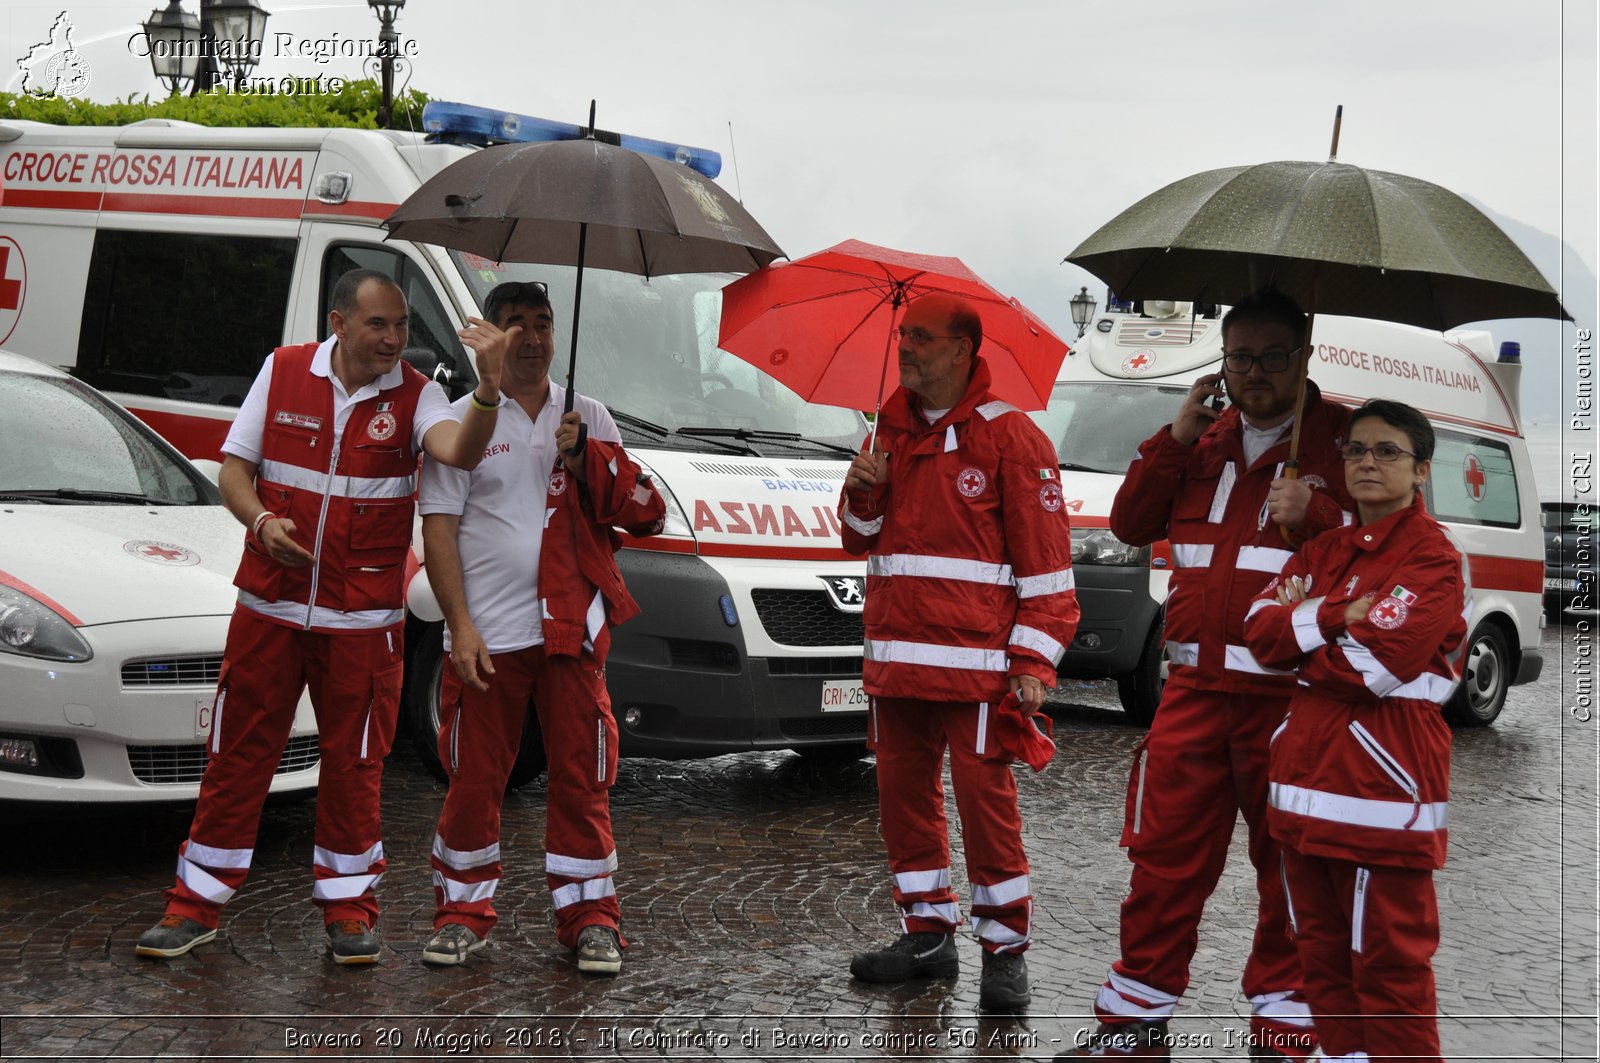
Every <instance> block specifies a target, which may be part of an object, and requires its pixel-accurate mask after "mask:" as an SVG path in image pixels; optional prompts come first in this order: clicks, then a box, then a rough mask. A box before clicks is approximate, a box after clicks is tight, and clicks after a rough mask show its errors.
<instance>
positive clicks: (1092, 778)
mask: <svg viewBox="0 0 1600 1063" xmlns="http://www.w3.org/2000/svg"><path fill="white" fill-rule="evenodd" d="M1570 634H1571V632H1570V631H1569V632H1568V635H1569V636H1570ZM1561 636H1562V632H1561V631H1560V630H1559V629H1554V628H1553V629H1551V630H1549V631H1547V632H1546V634H1545V652H1546V654H1547V663H1546V668H1545V678H1544V679H1543V680H1542V681H1541V682H1540V683H1538V684H1536V685H1534V686H1532V687H1522V688H1517V689H1515V690H1513V692H1512V695H1511V699H1510V701H1509V703H1508V705H1507V707H1506V710H1505V713H1504V714H1503V716H1502V717H1501V719H1500V721H1499V722H1497V723H1496V724H1495V725H1494V726H1493V727H1490V728H1487V729H1482V730H1477V731H1458V732H1457V733H1456V739H1455V753H1454V756H1455V767H1454V785H1453V793H1452V805H1453V807H1452V810H1451V819H1452V824H1451V838H1450V858H1449V865H1448V866H1447V867H1446V869H1445V870H1444V871H1443V872H1441V873H1440V874H1439V875H1438V876H1437V880H1436V881H1437V886H1438V891H1439V907H1440V911H1441V915H1442V919H1443V937H1444V940H1443V945H1442V947H1441V949H1440V952H1439V955H1438V957H1437V960H1436V965H1435V966H1436V970H1437V974H1438V981H1439V1001H1440V1008H1441V1011H1442V1013H1443V1017H1442V1019H1441V1023H1440V1026H1441V1032H1442V1035H1443V1039H1444V1046H1445V1053H1446V1055H1447V1056H1448V1057H1449V1058H1451V1059H1455V1060H1462V1059H1506V1060H1510V1059H1551V1060H1554V1059H1594V1058H1596V1015H1595V1011H1596V992H1597V981H1596V962H1597V951H1596V914H1595V902H1596V857H1597V850H1596V826H1597V817H1596V786H1595V780H1596V763H1597V761H1596V733H1597V728H1600V722H1589V723H1580V722H1578V721H1576V720H1574V719H1573V718H1572V717H1571V716H1570V715H1569V713H1568V711H1567V710H1568V708H1569V702H1570V700H1571V698H1570V696H1568V695H1565V694H1564V693H1563V690H1562V687H1561V681H1562V678H1563V673H1564V672H1565V671H1566V669H1565V668H1564V667H1563V664H1562V661H1561V659H1560V658H1559V657H1558V656H1557V654H1558V653H1559V652H1560V644H1561V643H1560V640H1561ZM1569 682H1570V680H1569ZM1115 704H1116V701H1115V691H1114V688H1112V687H1111V686H1110V685H1108V684H1074V685H1070V686H1068V687H1067V688H1065V689H1064V690H1063V691H1062V695H1061V697H1060V699H1059V702H1058V703H1057V704H1056V705H1055V706H1053V708H1054V712H1055V715H1056V736H1057V739H1058V742H1059V744H1060V751H1059V752H1058V754H1057V756H1056V760H1055V762H1054V763H1053V764H1052V765H1051V767H1050V768H1049V769H1048V770H1047V771H1046V772H1045V773H1044V774H1042V775H1037V776H1035V775H1032V774H1031V773H1029V772H1028V771H1027V769H1025V768H1023V769H1021V770H1020V773H1019V779H1020V784H1021V790H1022V808H1023V814H1024V817H1025V820H1026V833H1025V839H1026V842H1027V845H1028V852H1029V855H1030V858H1031V859H1032V861H1033V885H1034V892H1035V904H1036V907H1035V927H1034V933H1035V945H1034V948H1033V949H1032V951H1030V952H1029V953H1028V961H1029V967H1030V971H1031V973H1032V978H1033V1000H1034V1005H1033V1008H1032V1010H1031V1012H1030V1014H1029V1016H1027V1017H1026V1018H1023V1019H1020V1020H1014V1019H1004V1020H999V1019H986V1018H980V1017H978V1016H976V1015H975V1010H976V1007H977V970H978V961H979V950H978V946H977V944H976V943H975V942H974V941H972V940H971V939H970V938H965V937H963V938H962V939H961V941H960V951H961V961H962V975H961V977H960V978H959V979H958V980H955V981H944V982H923V983H914V984H910V985H906V986H889V987H882V986H876V987H874V986H866V985H863V984H860V983H857V982H854V981H852V980H851V979H850V977H849V975H848V972H847V970H846V963H847V959H848V956H849V954H850V953H851V952H852V951H854V950H857V949H860V948H861V947H863V946H865V945H868V944H876V943H883V942H886V941H888V940H889V939H891V938H892V937H893V935H894V934H895V933H896V932H897V928H896V925H895V922H894V913H893V910H892V906H891V903H890V896H889V880H888V874H887V869H886V864H885V860H884V857H883V853H882V850H881V846H880V842H879V839H878V835H877V815H876V793H875V789H874V781H873V773H872V765H871V762H870V761H859V762H855V763H851V764H847V765H844V766H834V767H829V766H826V765H819V764H816V763H813V762H811V761H809V760H805V759H802V758H800V757H797V756H794V755H792V754H788V753H773V754H745V755H739V756H729V757H721V758H717V759H714V760H706V761H690V762H678V763H673V762H664V761H650V760H632V761H624V762H623V764H622V767H621V770H620V772H619V775H618V781H617V785H616V789H615V790H614V791H613V798H612V807H613V815H614V819H615V826H616V835H617V842H618V855H619V859H620V863H621V867H620V870H619V871H618V874H617V882H618V888H619V891H620V893H621V896H622V905H623V917H624V923H625V925H624V932H625V933H626V934H627V936H628V937H629V939H630V940H631V942H632V947H631V948H629V949H628V951H627V953H626V957H625V962H624V967H623V972H622V975H621V977H619V978H617V979H615V980H592V979H589V978H587V977H585V976H582V975H580V974H579V973H578V971H577V968H576V966H575V964H574V962H573V960H572V959H571V958H570V957H569V956H568V955H567V954H565V953H564V952H563V951H562V950H560V949H559V947H558V946H557V945H556V944H555V941H554V937H553V935H552V933H551V929H550V928H551V920H550V915H549V900H548V895H547V893H546V890H545V884H544V876H543V873H542V866H543V850H542V844H543V835H544V791H543V788H542V785H541V784H538V783H536V784H534V785H532V786H529V787H527V788H525V789H524V790H522V791H519V792H517V793H515V794H513V795H511V797H510V798H508V800H507V803H506V808H505V815H504V835H503V839H502V840H503V844H504V847H505V850H506V852H507V861H506V880H505V882H504V883H503V884H502V886H501V890H500V893H499V895H498V897H497V900H499V902H500V911H501V917H502V921H501V923H500V926H499V928H498V929H497V930H496V932H495V934H494V937H493V939H492V941H491V943H490V945H489V947H488V948H486V949H484V950H483V951H481V952H479V953H476V954H475V955H474V956H473V957H472V959H471V960H470V961H469V963H468V964H467V965H465V966H462V967H456V968H443V969H435V968H426V967H424V966H422V964H421V963H420V962H419V960H418V954H419V952H420V949H421V944H422V942H423V941H424V940H425V938H426V937H427V935H428V932H429V930H430V928H431V916H432V906H433V894H432V888H431V885H430V880H429V869H428V848H429V844H430V842H431V839H432V835H433V828H434V823H435V820H436V818H437V815H438V812H439V808H440V804H441V802H442V799H443V790H442V788H441V787H439V786H438V785H437V784H435V783H434V782H433V780H432V779H431V778H430V777H429V776H428V775H427V774H426V773H425V772H424V771H423V770H422V768H421V767H420V766H419V765H418V764H417V762H416V760H415V758H414V756H413V755H412V754H411V751H410V750H409V748H406V747H404V746H403V745H402V747H401V748H400V749H398V750H397V752H396V754H395V755H394V756H393V757H391V759H390V762H389V766H388V771H387V775H386V780H385V790H384V817H385V848H386V849H387V851H388V854H389V859H390V865H389V872H388V875H387V876H386V878H385V879H384V882H383V885H382V887H381V890H380V898H381V900H382V902H383V904H384V906H385V908H384V917H383V921H382V923H381V925H380V927H379V931H380V933H381V935H382V937H383V940H384V945H385V947H384V952H383V957H382V962H381V964H379V965H377V966H374V967H369V968H365V969H360V968H356V969H349V968H340V967H337V966H335V965H334V964H333V963H332V962H331V961H329V960H328V959H327V958H326V955H325V953H326V950H325V940H326V939H325V938H324V935H323V932H322V926H321V919H320V913H319V912H318V910H317V909H316V908H315V907H314V906H313V905H312V904H311V903H310V900H309V895H310V885H311V872H310V866H309V863H310V853H311V828H312V807H313V806H312V804H311V802H309V801H301V802H292V803H288V804H277V805H274V806H272V807H269V809H268V812H267V817H266V820H265V823H264V825H263V829H262V834H261V838H260V841H259V844H258V849H257V855H256V863H255V869H254V871H253V873H252V875H251V877H250V880H249V882H248V883H247V884H246V886H245V888H244V889H243V890H242V891H241V893H240V895H239V896H238V897H237V898H236V900H235V901H234V903H233V904H232V905H231V906H230V908H229V910H228V912H227V914H226V915H225V917H224V922H223V927H222V932H221V933H220V934H219V935H218V937H217V939H216V941H214V942H212V943H211V944H209V945H204V946H201V947H200V948H198V949H196V950H195V951H194V952H193V953H191V954H190V955H189V956H187V957H183V958H181V959H179V960H175V961H171V962H165V963H163V962H153V961H148V960H141V959H139V958H137V957H136V956H134V954H133V944H134V940H135V939H136V938H137V937H138V935H139V933H140V931H142V930H143V929H144V928H145V927H147V926H148V925H149V924H150V923H151V922H153V921H154V920H155V919H156V918H157V917H158V916H159V914H160V905H161V898H160V891H161V890H162V889H163V888H164V887H165V886H166V885H167V884H168V882H169V881H170V878H171V874H172V866H173V859H174V853H175V850H176V846H177V844H178V842H179V841H180V840H181V839H182V837H183V836H184V833H185V830H186V828H187V825H188V811H187V810H184V809H171V808H159V809H146V810H141V811H137V812H130V811H104V810H93V809H74V810H61V809H56V810H49V811H41V810H37V809H27V808H19V807H17V806H10V807H7V808H5V809H4V810H3V812H4V816H5V824H6V826H7V828H8V829H7V831H6V834H7V836H8V844H7V845H6V846H5V848H4V853H5V855H4V857H3V858H0V913H3V920H0V1016H3V1018H0V1057H4V1058H6V1059H36V1058H59V1059H67V1058H72V1059H85V1058H111V1057H117V1058H123V1059H146V1058H156V1057H161V1058H173V1059H176V1058H194V1057H209V1058H218V1057H245V1056H258V1055H262V1056H272V1055H276V1056H366V1057H374V1058H393V1059H401V1058H455V1057H461V1056H476V1057H506V1058H525V1059H544V1058H557V1059H559V1058H623V1059H631V1058H657V1059H660V1058H668V1059H700V1058H719V1059H805V1058H815V1057H824V1056H826V1057H832V1058H843V1059H850V1058H856V1059H882V1058H915V1059H967V1058H976V1057H988V1056H993V1057H1008V1058H1030V1059H1040V1058H1042V1059H1049V1058H1050V1057H1051V1056H1052V1055H1053V1054H1055V1053H1056V1052H1058V1051H1061V1050H1063V1049H1064V1048H1066V1047H1067V1046H1069V1045H1070V1044H1071V1043H1072V1040H1073V1038H1074V1037H1075V1036H1076V1035H1077V1034H1078V1033H1079V1031H1081V1030H1082V1029H1084V1028H1085V1027H1086V1026H1088V1025H1089V1024H1090V1020H1089V1017H1088V1008H1089V1003H1090V1000H1091V998H1092V996H1093V993H1094V990H1095V987H1096V986H1097V985H1098V984H1099V982H1100V980H1101V979H1102V978H1103V977H1104V975H1105V969H1106V966H1107V965H1108V964H1109V963H1110V961H1111V960H1112V958H1113V956H1114V954H1115V947H1116V940H1117V910H1118V905H1119V903H1120V902H1121V899H1122V896H1123V893H1124V891H1125V890H1126V887H1127V878H1128V864H1127V862H1126V858H1125V857H1124V855H1123V853H1122V851H1121V850H1120V849H1118V848H1117V845H1116V839H1117V835H1118V832H1119V829H1120V825H1121V809H1122V802H1123V792H1124V787H1125V784H1126V780H1127V770H1128V764H1129V755H1130V752H1131V750H1132V747H1133V744H1134V742H1135V741H1136V740H1137V739H1138V737H1139V734H1140V732H1139V731H1138V730H1136V729H1134V728H1131V727H1128V726H1126V725H1125V724H1123V723H1122V721H1121V715H1120V713H1119V712H1117V711H1116V710H1115V708H1114V706H1115ZM950 818H951V822H952V824H953V823H955V821H956V820H955V813H954V809H953V808H952V809H951V812H950ZM955 863H956V865H957V868H958V869H959V867H960V860H959V858H958V859H957V860H956V861H955ZM1246 866H1247V864H1246V861H1245V857H1244V851H1243V846H1242V844H1241V843H1240V842H1239V841H1238V839H1236V841H1235V846H1234V853H1233V856H1232V858H1231V863H1230V866H1229V871H1228V873H1227V875H1226V876H1225V878H1224V880H1223V882H1222V884H1221V886H1220V887H1219V889H1218V892H1217V894H1216V895H1215V896H1214V897H1213V899H1212V901H1211V904H1210V906H1209V908H1208V910H1207V917H1206V921H1205V923H1204V924H1203V925H1202V927H1201V940H1200V951H1199V953H1198V955H1197V956H1196V958H1195V964H1194V978H1195V980H1194V985H1193V986H1192V987H1191V988H1190V990H1189V993H1188V994H1187V995H1186V997H1185V999H1184V1001H1183V1003H1182V1004H1181V1005H1180V1008H1179V1012H1178V1016H1177V1018H1176V1019H1175V1020H1174V1022H1173V1027H1172V1028H1173V1031H1174V1033H1175V1034H1177V1035H1178V1036H1179V1037H1180V1038H1181V1039H1182V1041H1183V1045H1184V1047H1180V1048H1179V1049H1178V1050H1177V1052H1175V1057H1177V1058H1187V1059H1243V1058H1246V1052H1245V1049H1244V1047H1243V1046H1242V1044H1241V1038H1242V1037H1243V1034H1244V1031H1245V1029H1246V1016H1247V1014H1248V1005H1247V1004H1246V1002H1245V1001H1244V1000H1243V999H1242V997H1241V996H1240V993H1239V988H1238V976H1239V971H1240V968H1241V966H1242V963H1243V959H1244V955H1245V952H1246V949H1247V946H1248V942H1249V938H1250V933H1251V930H1252V928H1253V918H1254V915H1253V913H1254V907H1255V906H1254V895H1253V886H1252V884H1251V881H1250V879H1249V877H1248V876H1247V875H1246V874H1244V869H1245V868H1246ZM957 877H958V878H959V877H960V873H959V870H958V871H957ZM960 885H961V887H962V888H963V895H965V889H964V887H965V883H964V882H962V883H961V884H960Z"/></svg>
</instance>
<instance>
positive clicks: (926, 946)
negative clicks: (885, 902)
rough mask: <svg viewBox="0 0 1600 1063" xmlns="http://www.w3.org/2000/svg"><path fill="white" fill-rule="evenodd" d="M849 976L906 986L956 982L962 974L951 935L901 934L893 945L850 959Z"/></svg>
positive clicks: (953, 937) (953, 938) (865, 980)
mask: <svg viewBox="0 0 1600 1063" xmlns="http://www.w3.org/2000/svg"><path fill="white" fill-rule="evenodd" d="M850 973H851V974H853V975H855V976H856V977H857V978H859V979H861V980H862V981H863V982H904V981H908V980H909V979H912V978H954V977H955V976H956V975H958V974H960V973H961V963H960V960H958V959H957V958H956V939H955V936H954V935H952V934H938V933H933V932H921V933H916V934H901V935H900V936H899V937H898V938H896V939H895V941H894V944H892V945H889V946H888V947H887V948H881V949H878V950H876V951H874V952H858V953H856V955H855V956H853V957H851V959H850Z"/></svg>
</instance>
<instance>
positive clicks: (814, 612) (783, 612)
mask: <svg viewBox="0 0 1600 1063" xmlns="http://www.w3.org/2000/svg"><path fill="white" fill-rule="evenodd" d="M750 597H751V598H752V599H753V600H754V601H755V604H756V616H758V617H759V618H760V619H761V626H762V627H763V628H765V629H766V632H767V637H768V638H770V639H772V641H773V642H777V643H780V644H782V645H784V646H860V645H862V643H863V642H864V641H865V638H866V629H865V627H864V626H863V625H862V622H861V614H860V613H846V612H844V611H843V610H841V609H837V608H835V607H834V604H833V600H832V599H830V598H829V597H828V592H827V591H820V590H819V591H800V590H777V589H773V588H765V589H760V590H754V591H751V592H750Z"/></svg>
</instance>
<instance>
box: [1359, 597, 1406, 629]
mask: <svg viewBox="0 0 1600 1063" xmlns="http://www.w3.org/2000/svg"><path fill="white" fill-rule="evenodd" d="M1406 613H1407V609H1406V603H1405V602H1402V601H1401V600H1400V599H1398V598H1385V599H1384V600H1383V601H1381V602H1379V603H1378V604H1377V605H1374V606H1373V607H1372V611H1371V612H1369V613H1367V619H1368V620H1370V621H1372V622H1373V623H1374V624H1376V625H1377V626H1378V627H1381V628H1386V629H1388V630H1390V631H1393V630H1394V629H1395V628H1397V627H1399V626H1400V625H1401V624H1404V623H1405V622H1406Z"/></svg>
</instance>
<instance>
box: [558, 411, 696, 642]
mask: <svg viewBox="0 0 1600 1063" xmlns="http://www.w3.org/2000/svg"><path fill="white" fill-rule="evenodd" d="M583 461H584V470H583V471H584V476H585V477H586V478H587V482H586V483H578V482H576V481H575V480H574V478H573V477H572V476H571V475H570V474H569V473H568V472H567V468H566V466H565V465H562V464H561V463H560V462H559V461H558V462H557V463H556V467H555V469H554V471H552V472H551V474H550V490H549V493H548V495H547V496H546V501H545V527H544V545H543V547H542V549H541V550H540V551H539V590H540V594H541V596H540V599H539V608H540V610H541V611H542V612H543V614H544V619H543V626H544V645H545V652H547V653H558V654H564V655H566V656H569V657H577V656H579V655H580V653H581V652H582V651H584V650H587V651H589V652H590V653H592V654H593V655H594V659H595V660H596V661H598V662H600V663H602V664H604V663H605V659H606V654H607V652H609V650H610V648H611V628H613V627H615V626H616V625H618V624H621V623H623V622H624V621H626V620H630V619H632V618H633V617H635V616H637V615H638V613H639V606H638V603H636V602H635V601H634V600H633V596H632V595H630V594H629V593H628V588H627V587H626V586H624V585H623V582H622V573H621V572H620V571H618V569H617V559H616V551H617V547H618V546H620V545H621V537H620V536H618V535H617V534H616V532H614V531H613V530H612V525H617V526H620V527H621V528H622V529H623V530H624V531H626V532H628V533H629V534H630V535H638V536H645V535H654V534H656V533H657V532H659V531H660V530H661V529H662V527H663V526H665V524H666V513H667V505H666V503H665V502H664V501H662V498H661V493H660V492H659V491H657V490H656V488H655V485H654V484H653V483H651V482H650V478H649V477H648V476H645V475H644V474H643V473H642V472H641V471H640V469H639V466H638V465H636V464H635V463H634V462H633V460H632V459H631V458H629V457H628V454H627V452H626V451H625V450H623V449H622V444H621V443H607V442H604V441H602V440H598V439H594V438H590V439H589V441H588V443H587V444H586V445H585V447H584V451H583Z"/></svg>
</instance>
